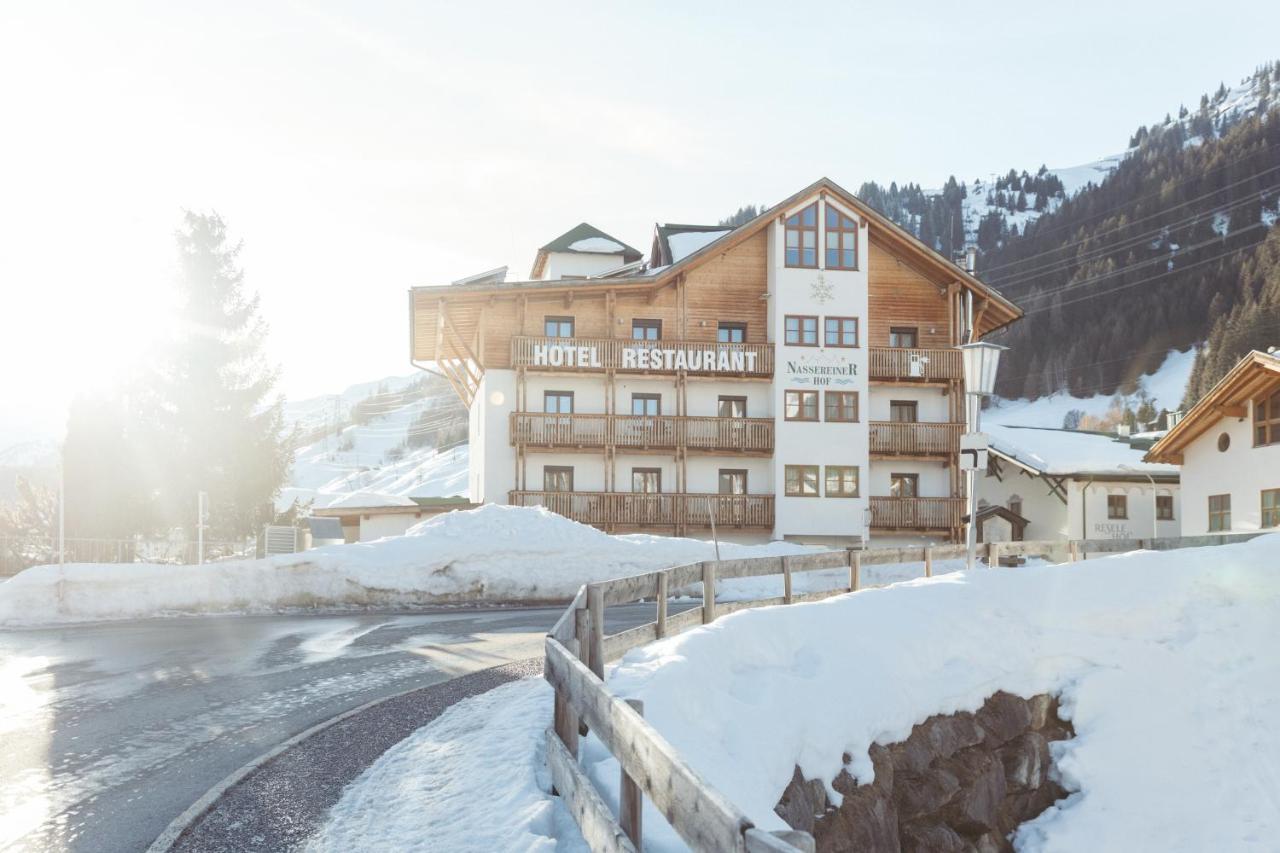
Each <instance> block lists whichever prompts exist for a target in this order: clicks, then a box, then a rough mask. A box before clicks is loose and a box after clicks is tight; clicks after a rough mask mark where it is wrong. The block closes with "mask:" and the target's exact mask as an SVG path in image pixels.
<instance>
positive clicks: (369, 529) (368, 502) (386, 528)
mask: <svg viewBox="0 0 1280 853" xmlns="http://www.w3.org/2000/svg"><path fill="white" fill-rule="evenodd" d="M472 508H473V505H472V504H471V502H470V501H468V500H467V499H466V498H458V497H453V498H409V497H405V496H403V495H382V494H377V493H376V492H354V493H352V494H350V495H347V496H346V497H343V498H341V499H339V500H337V501H334V502H333V503H331V504H329V505H328V506H326V507H322V508H320V509H313V510H312V511H311V515H312V517H314V518H317V519H337V520H338V522H339V523H340V524H341V525H342V535H343V539H344V540H345V541H346V542H347V543H348V544H349V543H352V542H372V541H373V540H375V539H383V538H385V537H387V536H403V535H404V534H405V533H406V532H407V531H408V530H409V528H410V527H413V526H414V525H415V524H417V523H418V522H419V521H422V520H424V519H427V518H431V517H432V516H436V515H439V514H440V513H442V512H452V511H453V510H456V509H472Z"/></svg>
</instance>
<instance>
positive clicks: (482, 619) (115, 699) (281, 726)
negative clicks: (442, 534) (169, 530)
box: [0, 607, 652, 853]
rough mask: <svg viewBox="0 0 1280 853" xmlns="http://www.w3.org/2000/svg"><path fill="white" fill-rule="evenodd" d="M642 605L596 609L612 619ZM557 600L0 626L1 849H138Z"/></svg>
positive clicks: (519, 653)
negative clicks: (282, 754) (299, 740)
mask: <svg viewBox="0 0 1280 853" xmlns="http://www.w3.org/2000/svg"><path fill="white" fill-rule="evenodd" d="M615 610H617V611H618V612H617V617H621V618H620V620H619V623H620V624H619V627H622V626H623V625H625V624H631V623H637V624H638V623H639V622H640V621H646V620H648V619H651V618H652V615H649V614H646V613H645V610H646V608H643V607H635V608H616V609H611V610H610V626H609V628H610V630H611V631H612V630H614V618H615ZM560 612H561V610H560V609H557V608H545V609H518V610H484V611H482V610H470V609H465V610H463V609H453V610H446V611H439V612H423V611H416V612H413V613H400V614H385V613H382V614H372V613H361V614H351V615H323V616H322V615H297V616H220V617H201V618H189V619H163V620H150V621H145V622H129V623H104V624H96V625H78V626H67V627H58V628H44V629H33V630H23V631H6V632H0V851H6V853H8V851H24V853H25V851H94V853H98V851H141V850H145V849H146V848H147V846H148V845H149V844H150V843H151V842H152V840H154V839H155V837H156V836H157V835H159V833H160V832H161V831H162V830H163V829H164V828H165V827H166V826H167V825H168V823H169V822H170V821H171V820H173V819H174V818H175V817H177V816H178V815H179V814H181V813H182V811H183V810H184V809H186V808H187V807H188V806H189V805H191V804H192V803H193V802H195V800H197V799H198V798H199V797H200V796H202V795H203V794H204V792H205V791H207V790H208V789H209V788H210V787H212V786H213V785H215V784H217V783H218V782H219V781H221V780H222V779H223V778H224V777H226V776H227V775H228V774H229V773H231V772H233V771H235V770H236V769H237V768H239V767H240V766H242V765H243V764H245V763H246V762H248V761H250V760H252V759H253V758H255V757H257V756H258V755H260V754H262V753H264V752H266V751H267V750H269V749H271V748H272V747H274V746H275V745H277V744H278V743H280V742H281V741H284V740H286V739H288V738H290V737H292V736H293V735H295V734H297V733H299V732H301V731H303V730H305V729H307V728H309V727H311V726H312V725H315V724H316V723H318V722H321V721H323V720H326V719H328V718H329V717H332V716H334V715H335V714H339V713H341V712H342V711H345V710H347V709H350V708H354V707H356V706H358V705H361V704H363V703H365V702H369V701H370V700H373V699H377V698H379V697H383V696H388V695H391V694H394V693H399V692H401V691H404V690H408V689H410V688H415V687H422V686H426V685H429V684H433V683H436V682H439V681H443V680H445V679H448V678H451V677H454V676H457V675H461V674H463V673H466V672H472V671H475V670H478V669H483V668H486V667H490V666H495V665H497V664H500V663H505V662H507V661H513V660H520V659H522V658H528V657H533V656H535V655H538V654H540V653H541V648H542V635H543V634H544V633H545V632H546V631H547V629H548V628H549V627H550V626H551V624H552V623H553V622H554V621H555V619H556V618H557V617H558V616H559V614H560Z"/></svg>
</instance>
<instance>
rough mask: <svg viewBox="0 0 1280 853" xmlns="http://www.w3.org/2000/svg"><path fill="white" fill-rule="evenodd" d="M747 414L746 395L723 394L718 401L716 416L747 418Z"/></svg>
mask: <svg viewBox="0 0 1280 853" xmlns="http://www.w3.org/2000/svg"><path fill="white" fill-rule="evenodd" d="M746 416H747V398H746V397H725V396H721V397H720V399H719V400H718V401H717V403H716V417H720V418H745V417H746Z"/></svg>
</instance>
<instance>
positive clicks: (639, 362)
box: [511, 337, 773, 378]
mask: <svg viewBox="0 0 1280 853" xmlns="http://www.w3.org/2000/svg"><path fill="white" fill-rule="evenodd" d="M511 364H512V366H513V367H525V368H528V369H530V370H548V371H555V372H568V373H604V372H605V371H607V370H615V371H617V372H619V373H659V374H675V373H676V372H677V371H680V370H684V371H687V372H688V374H689V375H690V376H724V377H750V378H767V377H770V376H772V375H773V345H772V344H720V343H711V342H702V341H637V340H632V339H630V338H536V337H516V338H512V339H511Z"/></svg>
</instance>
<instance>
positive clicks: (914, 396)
mask: <svg viewBox="0 0 1280 853" xmlns="http://www.w3.org/2000/svg"><path fill="white" fill-rule="evenodd" d="M944 388H945V386H941V385H920V386H915V387H908V386H902V385H888V386H886V385H876V386H873V387H872V388H871V399H870V400H869V401H868V403H867V405H865V409H866V411H865V414H863V417H864V418H866V419H867V420H869V421H887V420H889V419H890V418H889V404H890V403H892V402H893V401H895V400H908V401H913V402H915V403H916V417H917V418H919V419H920V420H921V421H928V422H930V423H945V422H946V421H948V420H949V419H950V417H951V412H950V410H949V407H950V405H951V398H950V397H949V396H948V395H947V394H945V393H943V390H944Z"/></svg>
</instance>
